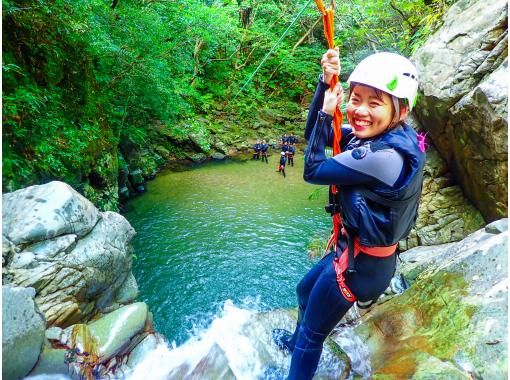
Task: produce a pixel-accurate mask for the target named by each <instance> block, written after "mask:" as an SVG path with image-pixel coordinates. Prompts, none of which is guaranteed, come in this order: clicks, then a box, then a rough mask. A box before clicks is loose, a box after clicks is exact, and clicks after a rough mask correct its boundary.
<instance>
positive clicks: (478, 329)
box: [400, 219, 508, 379]
mask: <svg viewBox="0 0 510 380" xmlns="http://www.w3.org/2000/svg"><path fill="white" fill-rule="evenodd" d="M490 226H491V227H490V228H487V227H486V228H482V229H480V230H478V231H476V232H475V233H473V234H471V235H470V236H468V237H467V238H466V239H464V240H462V241H461V242H458V243H454V244H446V245H443V246H438V247H417V248H414V249H411V250H409V251H407V252H406V253H405V254H404V255H402V259H403V260H404V263H403V264H402V266H401V268H400V270H401V272H402V273H404V274H405V275H406V277H407V278H409V279H410V280H411V281H414V280H415V279H417V278H418V280H417V281H419V279H421V278H423V279H427V278H429V277H430V276H432V275H433V274H434V273H437V272H439V271H442V272H447V273H456V274H459V273H460V274H462V276H463V278H464V279H465V280H466V282H467V288H466V289H465V290H463V293H464V294H465V296H464V297H463V301H464V302H467V303H468V304H470V305H473V306H474V307H475V309H474V310H475V311H474V314H473V316H472V317H471V320H470V321H469V325H467V326H466V327H465V330H464V331H465V332H466V333H467V334H468V336H469V340H468V343H467V344H466V345H464V346H463V347H459V352H458V353H459V354H460V353H462V354H463V355H464V356H465V357H466V358H468V359H469V362H470V363H472V366H473V368H475V369H476V374H475V375H476V376H477V377H480V378H484V379H485V378H486V379H499V378H503V377H502V376H503V374H505V373H506V365H507V361H506V358H507V350H508V347H507V345H508V343H507V321H508V315H507V310H508V298H507V296H508V284H507V278H508V263H507V259H508V257H507V255H508V220H507V219H503V220H500V221H496V222H493V223H492V224H491V225H490ZM488 227H489V226H488ZM487 229H489V232H487ZM492 229H496V230H497V231H498V233H497V234H495V233H494V232H492V231H491V230H492Z"/></svg>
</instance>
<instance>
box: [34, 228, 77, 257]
mask: <svg viewBox="0 0 510 380" xmlns="http://www.w3.org/2000/svg"><path fill="white" fill-rule="evenodd" d="M77 238H78V237H77V236H76V235H75V234H69V235H62V236H59V237H57V238H54V239H48V240H44V241H41V242H39V243H35V244H32V245H29V246H28V247H26V248H25V251H30V252H33V253H34V255H36V257H37V259H38V260H49V259H52V258H54V257H55V256H57V255H59V254H61V253H68V252H69V251H71V250H72V249H73V248H74V247H75V245H76V240H77Z"/></svg>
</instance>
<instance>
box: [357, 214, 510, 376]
mask: <svg viewBox="0 0 510 380" xmlns="http://www.w3.org/2000/svg"><path fill="white" fill-rule="evenodd" d="M495 225H497V226H499V228H501V229H503V226H507V225H508V224H507V221H498V222H496V224H495ZM507 250H508V230H505V231H504V232H500V233H499V234H493V233H489V232H487V231H486V228H482V229H480V230H478V231H476V232H475V233H473V234H471V235H469V236H468V237H467V238H465V239H464V240H462V241H460V242H458V243H450V244H445V245H440V246H435V247H417V248H413V249H411V250H409V251H407V252H405V253H404V254H403V255H402V256H401V257H402V260H403V263H402V264H401V266H400V269H399V270H400V272H401V273H402V274H404V275H405V276H406V277H407V278H408V279H409V280H410V283H411V286H410V288H409V289H408V290H406V291H405V292H404V293H403V294H401V295H399V296H394V297H393V298H391V299H390V300H388V301H387V302H385V303H384V304H379V305H377V306H376V307H374V308H373V309H372V310H371V311H370V312H369V313H367V314H365V315H364V316H363V317H362V321H363V323H362V324H361V325H360V326H358V327H357V328H356V332H357V333H358V334H360V336H361V339H362V340H364V341H365V342H366V343H367V344H368V346H369V348H370V352H371V362H372V369H373V373H374V375H377V374H385V375H388V376H392V377H395V378H417V379H418V378H420V379H422V378H423V379H424V378H439V377H438V376H439V375H438V373H441V376H443V377H445V378H459V379H463V378H470V376H473V377H475V378H484V379H485V378H487V379H499V378H505V376H506V365H507V362H506V358H507V307H508V304H507V296H508V284H507V273H508V267H507ZM410 347H412V350H410ZM424 354H426V355H424ZM459 357H462V358H463V360H462V363H463V364H462V365H460V364H459V362H460V361H459V359H458V358H459ZM434 363H436V364H437V366H436V367H435V369H434V370H431V369H430V365H433V364H434ZM455 368H457V370H455ZM473 368H474V370H473V371H474V373H471V370H472V369H473ZM428 371H430V372H428ZM442 371H443V372H442ZM434 374H435V375H434ZM413 376H414V377H413ZM448 376H451V377H448ZM471 378H472V377H471Z"/></svg>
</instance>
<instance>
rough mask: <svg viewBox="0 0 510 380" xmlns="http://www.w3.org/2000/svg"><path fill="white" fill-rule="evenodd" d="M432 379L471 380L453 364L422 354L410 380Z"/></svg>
mask: <svg viewBox="0 0 510 380" xmlns="http://www.w3.org/2000/svg"><path fill="white" fill-rule="evenodd" d="M433 379H448V380H471V379H472V377H471V376H470V375H469V374H468V373H466V372H463V371H461V370H460V369H459V368H457V367H456V366H455V365H454V364H453V363H451V362H445V361H441V360H439V359H438V358H436V357H434V356H428V355H427V354H425V353H424V354H423V355H422V358H421V361H420V363H419V365H418V367H417V368H416V372H415V373H414V374H413V377H411V380H433Z"/></svg>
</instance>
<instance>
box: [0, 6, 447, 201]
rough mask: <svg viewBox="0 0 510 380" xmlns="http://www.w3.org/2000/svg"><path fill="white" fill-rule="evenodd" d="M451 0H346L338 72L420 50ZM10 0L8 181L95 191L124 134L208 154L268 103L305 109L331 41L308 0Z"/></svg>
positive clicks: (248, 126)
mask: <svg viewBox="0 0 510 380" xmlns="http://www.w3.org/2000/svg"><path fill="white" fill-rule="evenodd" d="M307 3H308V7H307V8H306V10H305V11H304V12H303V13H302V15H301V16H300V17H299V19H298V20H297V21H296V22H295V23H294V25H293V26H292V27H291V28H290V29H289V33H288V34H287V35H286V36H285V38H284V39H283V40H282V41H281V43H280V44H279V45H278V46H277V48H276V49H275V51H274V52H273V54H272V55H271V56H270V57H269V59H268V60H267V61H266V62H265V63H264V65H263V66H262V67H261V69H260V71H258V72H257V74H256V75H255V76H254V78H253V80H252V81H250V83H249V84H248V85H247V86H246V88H245V89H244V90H243V92H242V93H241V94H240V95H238V96H236V94H237V93H238V92H239V90H240V89H241V87H242V86H243V85H244V84H245V83H246V80H247V79H248V78H249V77H250V75H251V74H252V73H253V72H254V70H255V69H256V68H257V66H258V65H259V64H260V63H261V61H262V60H263V58H264V56H265V55H266V54H267V53H268V51H269V50H270V49H271V48H272V47H273V46H275V44H276V42H277V41H278V39H279V38H280V36H281V35H282V34H283V33H284V31H285V30H286V29H287V28H288V27H289V25H290V24H291V22H292V21H293V20H294V19H295V18H296V15H297V14H298V13H299V11H300V10H301V9H302V8H303V7H304V6H305V5H306V4H307ZM450 3H451V1H447V0H445V1H442V0H429V1H423V0H404V1H394V0H377V1H361V0H348V1H337V4H336V11H335V12H336V31H335V33H336V42H337V45H338V46H339V47H340V51H341V57H342V70H343V72H342V77H341V80H342V81H345V80H346V78H347V76H348V74H349V73H350V71H351V70H352V68H353V65H355V64H356V63H357V62H359V60H360V59H361V58H363V57H364V56H366V55H368V54H370V53H371V52H373V51H374V50H378V51H381V50H385V51H396V52H401V53H403V54H405V55H410V54H411V53H412V52H413V51H414V50H415V49H416V48H417V47H419V46H420V44H421V43H422V42H424V40H425V39H426V38H427V37H428V36H429V35H430V34H431V33H432V32H433V31H434V30H435V29H436V28H437V27H438V26H439V23H440V20H441V16H442V14H443V13H444V12H445V10H446V9H447V8H448V6H449V5H450ZM2 6H3V9H2V21H3V44H2V51H3V59H2V77H3V102H2V108H3V116H2V122H3V164H2V166H3V174H2V176H3V191H12V190H15V189H18V188H20V187H23V186H27V185H31V184H36V183H43V182H47V181H49V180H53V179H59V180H63V181H65V182H67V183H69V184H71V185H72V186H74V187H75V188H77V189H78V190H80V191H82V192H85V193H87V189H88V188H90V187H93V188H96V189H97V188H99V189H101V188H104V187H105V186H106V185H105V183H106V182H108V181H110V182H116V180H117V176H118V169H119V165H121V163H119V161H118V160H117V156H118V155H117V153H118V151H119V149H120V150H122V147H123V146H126V144H128V145H130V146H140V147H146V146H150V145H156V144H160V142H157V141H156V140H158V139H159V141H160V140H161V138H162V136H163V138H164V139H165V141H166V143H165V152H166V154H170V155H174V156H175V157H177V158H179V157H184V156H183V149H184V148H183V144H182V142H183V141H186V139H187V138H188V136H189V135H193V136H194V141H195V142H196V145H198V148H199V150H201V151H203V152H204V153H207V152H209V150H210V149H211V139H212V137H213V136H220V135H221V136H229V135H230V136H235V137H236V138H239V137H241V138H250V137H253V136H254V134H253V133H252V132H253V129H254V128H256V126H257V125H256V124H257V120H258V119H259V118H260V115H261V114H263V113H264V112H268V110H271V111H272V112H279V113H280V114H281V115H284V118H285V117H286V116H285V115H289V116H288V118H289V119H291V120H292V117H291V115H301V116H302V115H303V113H305V112H306V107H307V105H308V103H309V101H310V96H311V95H312V94H313V91H314V88H315V84H316V81H317V75H318V73H319V61H320V58H321V55H322V53H323V52H324V50H325V42H324V37H323V30H322V22H321V20H320V15H319V13H318V11H317V9H316V7H315V4H314V2H310V1H308V0H306V1H304V0H299V1H290V0H272V1H260V0H236V1H233V0H221V1H212V0H208V1H203V0H188V1H181V0H174V1H165V0H143V1H133V0H113V1H106V0H90V1H72V0H53V1H45V0H30V1H12V0H2ZM275 110H276V111H275ZM275 127H277V126H275ZM225 142H226V144H227V145H228V140H225ZM92 200H94V198H93V197H92ZM97 203H99V206H100V207H101V206H102V205H101V202H96V204H97ZM103 208H108V207H103Z"/></svg>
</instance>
